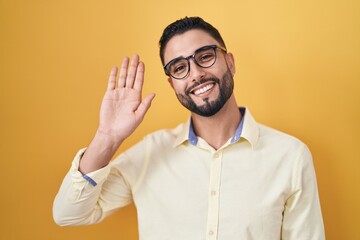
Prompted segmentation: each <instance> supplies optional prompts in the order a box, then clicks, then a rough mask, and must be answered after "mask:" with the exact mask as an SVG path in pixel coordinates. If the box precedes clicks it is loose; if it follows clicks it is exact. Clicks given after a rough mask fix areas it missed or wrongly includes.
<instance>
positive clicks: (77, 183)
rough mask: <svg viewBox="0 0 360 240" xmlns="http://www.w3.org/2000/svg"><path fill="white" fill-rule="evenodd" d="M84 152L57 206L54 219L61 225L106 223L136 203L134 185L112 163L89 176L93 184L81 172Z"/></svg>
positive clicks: (61, 190) (73, 167) (78, 156)
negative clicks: (133, 192) (115, 212)
mask: <svg viewBox="0 0 360 240" xmlns="http://www.w3.org/2000/svg"><path fill="white" fill-rule="evenodd" d="M84 152H85V149H81V150H80V151H79V152H78V153H77V154H76V156H75V158H74V160H73V162H72V165H71V168H70V170H69V172H68V173H67V174H66V176H65V178H64V180H63V182H62V184H61V187H60V189H59V192H58V193H57V195H56V197H55V200H54V204H53V217H54V220H55V222H56V223H57V224H58V225H61V226H65V225H87V224H94V223H98V222H100V221H102V220H103V219H104V218H105V217H106V216H108V215H110V214H111V213H113V212H114V211H115V210H117V209H118V208H120V207H123V206H125V205H128V204H129V203H131V202H132V195H131V190H130V186H129V184H128V183H127V181H126V180H125V179H124V177H123V176H122V175H121V173H120V171H119V170H118V169H116V168H114V167H112V165H111V164H109V165H107V166H106V167H104V168H101V169H99V170H96V171H94V172H91V173H89V174H87V175H86V176H88V177H89V178H91V179H92V180H93V181H94V182H96V185H95V186H94V184H91V182H89V181H88V180H86V179H85V178H84V177H83V175H82V174H81V173H80V172H79V171H78V168H79V162H80V159H81V157H82V155H83V153H84Z"/></svg>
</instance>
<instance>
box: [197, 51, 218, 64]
mask: <svg viewBox="0 0 360 240" xmlns="http://www.w3.org/2000/svg"><path fill="white" fill-rule="evenodd" d="M214 57H215V55H214V53H213V52H212V51H211V52H210V51H207V52H205V53H201V54H199V56H197V59H196V61H197V62H199V63H205V62H208V61H211V60H213V59H214Z"/></svg>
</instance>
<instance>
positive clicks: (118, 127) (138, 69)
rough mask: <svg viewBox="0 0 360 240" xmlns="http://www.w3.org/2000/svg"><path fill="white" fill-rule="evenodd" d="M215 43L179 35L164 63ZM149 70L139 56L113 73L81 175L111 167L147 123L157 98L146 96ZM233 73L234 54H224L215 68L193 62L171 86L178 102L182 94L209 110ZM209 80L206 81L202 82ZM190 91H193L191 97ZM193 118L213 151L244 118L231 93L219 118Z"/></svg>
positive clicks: (197, 34) (194, 34)
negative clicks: (184, 75)
mask: <svg viewBox="0 0 360 240" xmlns="http://www.w3.org/2000/svg"><path fill="white" fill-rule="evenodd" d="M213 44H217V45H218V44H219V43H218V42H217V41H216V40H215V39H214V38H212V37H211V36H210V35H209V34H207V33H206V32H204V31H201V30H190V31H187V32H185V33H183V34H181V35H176V36H174V37H173V38H172V39H171V40H170V41H169V42H168V44H167V46H166V48H165V52H164V60H165V62H169V61H170V60H172V59H174V58H176V57H179V56H189V55H191V54H193V53H194V51H195V50H196V49H198V48H200V47H203V46H205V45H213ZM217 51H219V50H217ZM144 71H145V65H144V63H143V62H141V61H140V59H139V56H138V55H135V56H133V58H132V59H131V61H130V59H129V58H127V57H125V58H124V59H123V61H122V65H121V68H120V72H119V71H118V68H117V67H114V68H113V69H112V70H111V72H110V76H109V81H108V87H107V90H106V92H105V95H104V98H103V101H102V104H101V109H100V121H99V126H98V129H97V131H96V134H95V136H94V138H93V139H92V141H91V143H90V144H89V146H88V148H87V149H86V151H85V153H84V154H83V156H82V158H81V161H80V166H79V171H80V172H81V173H83V174H87V173H89V172H93V171H95V170H98V169H100V168H102V167H104V166H106V165H107V164H108V163H109V162H110V160H111V159H112V157H113V156H114V154H115V152H116V150H117V149H118V148H119V147H120V145H121V144H122V142H123V141H124V140H125V139H126V138H128V137H129V136H130V135H131V134H132V133H133V132H134V131H135V129H136V128H137V127H138V126H139V125H140V123H141V122H142V120H143V119H144V116H145V114H146V112H147V111H148V110H149V108H150V106H151V102H152V100H153V99H154V97H155V94H153V93H151V94H149V95H147V96H145V97H144V98H143V97H142V88H143V83H144ZM234 74H235V64H234V58H233V56H232V54H231V53H222V52H220V51H219V52H218V54H217V60H216V63H215V64H214V65H213V66H212V67H210V68H206V69H205V68H201V67H198V66H197V65H196V64H195V63H194V62H193V60H191V61H190V74H189V76H188V77H187V78H186V79H184V80H181V81H179V80H176V79H172V78H169V79H168V82H169V83H170V86H171V87H172V89H173V90H174V92H175V94H176V95H177V96H178V97H179V96H181V95H183V96H185V97H187V98H190V99H191V100H192V102H193V103H194V104H195V105H197V106H204V104H205V105H206V104H211V103H213V102H215V101H216V100H217V99H218V98H219V95H220V92H221V90H220V88H221V87H222V86H223V85H224V84H225V82H222V81H233V79H232V76H233V75H234ZM225 76H227V77H225ZM229 77H230V78H229ZM211 78H216V79H219V82H214V81H210V82H209V81H208V80H209V79H211ZM116 79H117V80H116ZM204 79H205V80H206V79H207V81H205V82H202V81H204ZM209 83H211V89H209V90H208V91H206V92H204V93H202V94H199V95H196V94H194V91H196V90H198V89H200V88H203V87H205V86H208V87H209ZM189 89H191V90H190V91H188V93H186V92H187V90H189ZM191 119H192V123H193V125H194V130H195V133H196V134H197V135H198V136H199V137H201V138H203V139H204V140H205V141H207V142H208V143H209V144H210V145H211V146H212V147H213V148H214V149H218V148H220V147H221V146H222V145H223V144H224V143H226V142H227V141H228V140H229V139H230V138H231V137H232V136H233V135H234V133H235V130H236V128H237V126H238V124H239V123H240V120H241V115H240V113H239V111H238V107H237V104H236V101H235V97H234V95H233V93H232V92H231V93H230V97H229V98H228V100H227V101H226V102H225V103H224V105H223V106H222V108H221V109H220V110H219V111H217V112H216V113H215V114H213V115H211V116H207V117H206V116H202V115H199V114H197V113H194V112H191Z"/></svg>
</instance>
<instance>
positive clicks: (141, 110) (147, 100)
mask: <svg viewBox="0 0 360 240" xmlns="http://www.w3.org/2000/svg"><path fill="white" fill-rule="evenodd" d="M154 97H155V93H151V94H149V95H147V96H146V97H144V98H143V100H142V102H141V103H140V105H139V107H138V108H137V110H136V111H135V114H137V115H138V118H139V119H141V120H142V119H143V118H144V116H145V114H146V112H147V111H148V110H149V108H150V106H151V102H152V100H153V99H154Z"/></svg>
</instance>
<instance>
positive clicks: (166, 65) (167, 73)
mask: <svg viewBox="0 0 360 240" xmlns="http://www.w3.org/2000/svg"><path fill="white" fill-rule="evenodd" d="M205 48H212V49H213V50H214V53H215V60H214V62H213V63H212V64H211V65H210V66H207V67H203V66H201V65H200V64H199V63H198V62H197V61H196V58H195V55H196V54H197V53H198V52H199V51H201V50H203V49H205ZM217 48H218V49H220V50H222V51H224V52H225V53H227V50H226V48H224V47H222V46H220V45H206V46H203V47H201V48H198V49H197V50H195V52H194V53H193V54H192V55H190V56H187V57H177V58H174V59H172V60H171V61H170V62H168V63H167V64H165V65H164V66H163V67H164V70H165V74H166V75H167V76H169V77H172V78H174V79H177V80H182V79H184V78H186V77H188V76H189V73H190V59H191V58H192V59H194V63H195V64H196V65H197V66H199V67H201V68H210V67H212V66H213V65H214V64H215V62H216V60H217V55H216V49H217ZM183 59H185V60H186V61H187V66H188V70H187V73H186V74H185V75H184V77H181V78H178V77H174V76H173V75H171V73H170V72H169V70H168V69H167V67H168V66H169V65H170V64H171V63H173V62H174V61H177V60H183Z"/></svg>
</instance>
